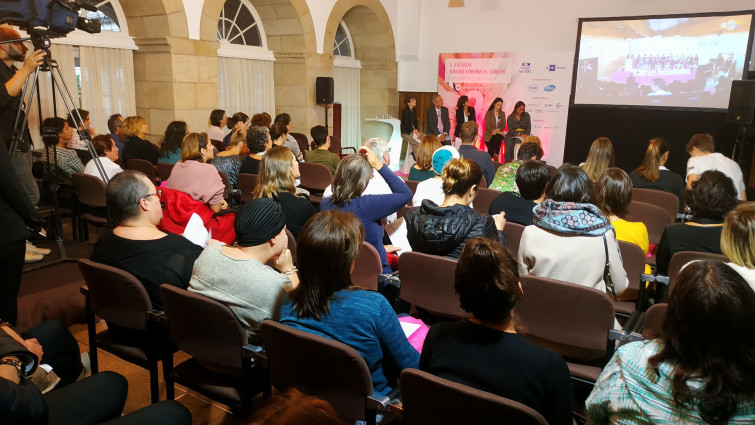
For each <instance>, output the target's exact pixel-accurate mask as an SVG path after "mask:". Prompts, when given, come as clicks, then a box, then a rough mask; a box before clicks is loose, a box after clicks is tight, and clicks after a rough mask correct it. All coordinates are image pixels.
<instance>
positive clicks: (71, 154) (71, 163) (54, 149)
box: [42, 117, 84, 182]
mask: <svg viewBox="0 0 755 425" xmlns="http://www.w3.org/2000/svg"><path fill="white" fill-rule="evenodd" d="M42 127H50V128H55V130H56V131H57V133H58V139H57V140H54V139H53V140H50V139H47V138H45V139H44V142H45V153H44V154H43V155H42V160H43V161H49V162H50V164H54V163H55V161H57V164H58V169H59V170H61V171H62V172H63V174H64V175H63V176H62V177H63V178H64V180H67V181H69V182H70V181H71V175H72V174H73V173H82V172H84V164H82V163H81V159H79V156H78V155H76V151H75V150H73V149H68V148H67V147H66V143H68V141H69V140H71V135H72V134H73V129H72V128H71V127H70V126H69V125H68V123H67V122H66V120H64V119H63V118H58V117H55V118H47V119H46V120H44V121H43V122H42Z"/></svg>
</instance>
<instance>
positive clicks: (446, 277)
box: [398, 251, 470, 318]
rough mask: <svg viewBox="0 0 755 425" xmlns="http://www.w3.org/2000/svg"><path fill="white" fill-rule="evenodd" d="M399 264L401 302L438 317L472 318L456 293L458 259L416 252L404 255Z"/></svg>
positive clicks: (399, 259)
mask: <svg viewBox="0 0 755 425" xmlns="http://www.w3.org/2000/svg"><path fill="white" fill-rule="evenodd" d="M398 264H399V270H400V274H399V276H400V278H401V299H402V300H404V301H406V302H408V303H411V304H413V305H415V306H417V307H420V308H423V309H425V310H427V311H428V312H430V313H432V314H435V315H438V316H445V317H450V318H462V317H469V316H470V314H469V313H467V312H466V311H464V310H463V309H462V308H461V305H460V303H459V296H458V295H457V294H456V291H455V290H454V275H455V272H456V260H452V259H450V258H445V257H438V256H436V255H429V254H423V253H421V252H414V251H413V252H405V253H403V254H401V256H400V257H399V258H398Z"/></svg>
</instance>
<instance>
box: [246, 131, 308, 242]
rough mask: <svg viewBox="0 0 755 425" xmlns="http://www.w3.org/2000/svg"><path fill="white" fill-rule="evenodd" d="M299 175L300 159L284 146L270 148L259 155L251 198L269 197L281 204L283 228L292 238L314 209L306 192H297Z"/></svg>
mask: <svg viewBox="0 0 755 425" xmlns="http://www.w3.org/2000/svg"><path fill="white" fill-rule="evenodd" d="M298 178H299V162H298V161H297V160H296V157H294V156H293V152H291V150H290V149H288V148H287V147H285V146H275V147H273V148H271V149H270V150H269V151H267V153H265V157H264V158H263V159H262V165H261V166H260V174H259V178H258V180H257V186H255V188H254V192H253V193H252V196H253V197H254V198H272V199H273V200H275V201H276V202H278V204H280V206H281V208H282V210H283V215H284V219H285V221H286V228H287V229H288V230H290V231H291V233H292V234H293V235H294V238H297V237H298V236H299V231H300V230H301V228H302V226H304V223H306V222H307V220H309V219H310V218H311V217H312V216H313V215H315V213H317V211H316V210H315V207H314V206H313V205H312V202H310V201H309V197H308V196H307V195H304V196H298V195H297V192H296V179H298Z"/></svg>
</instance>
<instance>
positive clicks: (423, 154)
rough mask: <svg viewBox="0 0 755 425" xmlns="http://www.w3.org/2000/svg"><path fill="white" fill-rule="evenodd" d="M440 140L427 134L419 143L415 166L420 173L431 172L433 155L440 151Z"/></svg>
mask: <svg viewBox="0 0 755 425" xmlns="http://www.w3.org/2000/svg"><path fill="white" fill-rule="evenodd" d="M440 147H441V144H440V140H438V138H437V137H435V136H433V135H432V134H428V135H426V136H425V137H423V138H422V140H421V141H420V142H419V149H418V150H417V166H418V167H419V169H420V170H422V171H427V170H432V168H433V153H434V152H435V151H436V150H438V149H440Z"/></svg>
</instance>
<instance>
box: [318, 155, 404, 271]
mask: <svg viewBox="0 0 755 425" xmlns="http://www.w3.org/2000/svg"><path fill="white" fill-rule="evenodd" d="M359 150H360V153H358V154H351V155H349V156H347V157H346V158H344V159H343V161H342V162H341V164H340V165H339V166H338V171H336V176H335V178H334V179H333V195H332V196H331V197H327V198H324V199H323V200H322V202H321V203H320V210H321V211H328V210H331V209H340V210H342V211H345V212H350V213H354V215H356V216H357V218H359V219H360V220H361V221H362V224H363V225H364V230H365V235H366V236H365V240H366V241H367V243H369V244H370V245H372V246H373V247H375V249H376V250H377V252H378V254H379V255H380V260H381V262H382V264H383V272H384V273H391V268H390V266H389V265H388V259H387V257H386V251H385V247H384V246H383V226H382V224H381V220H382V219H383V218H385V217H387V216H388V215H390V214H393V213H395V212H397V211H398V210H400V209H401V207H403V206H404V205H406V203H407V202H409V199H411V197H412V191H411V190H410V189H409V188H408V187H407V186H406V184H405V183H404V182H403V180H401V178H399V177H398V176H396V175H395V174H393V172H392V171H391V170H390V169H389V168H388V166H387V165H385V164H384V163H383V162H381V161H380V159H378V157H377V156H376V155H375V153H374V152H373V151H372V150H371V149H370V148H368V147H366V146H362V147H361V148H360V149H359ZM372 169H375V170H378V172H379V173H380V176H381V177H382V178H383V179H384V180H385V182H386V183H387V184H388V187H389V188H390V189H391V192H392V193H390V194H385V195H365V194H364V191H365V189H366V188H367V184H368V182H369V180H370V178H371V177H372V173H373V171H372Z"/></svg>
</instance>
